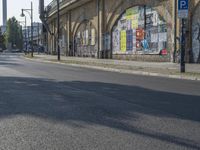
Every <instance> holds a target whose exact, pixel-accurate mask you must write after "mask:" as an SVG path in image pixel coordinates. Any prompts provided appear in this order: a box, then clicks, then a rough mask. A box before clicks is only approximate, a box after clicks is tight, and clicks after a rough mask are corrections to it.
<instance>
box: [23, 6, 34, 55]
mask: <svg viewBox="0 0 200 150" xmlns="http://www.w3.org/2000/svg"><path fill="white" fill-rule="evenodd" d="M24 11H25V12H28V14H29V15H30V18H31V57H33V2H31V9H22V14H21V16H22V17H25V14H24Z"/></svg>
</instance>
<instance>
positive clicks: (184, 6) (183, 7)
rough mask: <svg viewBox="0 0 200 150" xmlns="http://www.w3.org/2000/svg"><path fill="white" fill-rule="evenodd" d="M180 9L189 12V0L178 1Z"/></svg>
mask: <svg viewBox="0 0 200 150" xmlns="http://www.w3.org/2000/svg"><path fill="white" fill-rule="evenodd" d="M178 9H179V10H187V9H188V0H179V1H178Z"/></svg>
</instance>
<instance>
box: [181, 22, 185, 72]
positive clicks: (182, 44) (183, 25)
mask: <svg viewBox="0 0 200 150" xmlns="http://www.w3.org/2000/svg"><path fill="white" fill-rule="evenodd" d="M181 23H182V27H181V28H182V29H181V62H180V71H181V73H185V30H186V29H185V19H182V21H181Z"/></svg>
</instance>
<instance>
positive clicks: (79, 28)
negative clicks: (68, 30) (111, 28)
mask: <svg viewBox="0 0 200 150" xmlns="http://www.w3.org/2000/svg"><path fill="white" fill-rule="evenodd" d="M96 33H97V29H96V28H95V26H94V25H93V23H92V22H91V21H90V20H87V19H84V20H82V21H81V22H80V23H78V24H77V25H76V27H74V31H73V49H74V55H75V56H80V57H95V56H96V54H97V42H96V41H97V34H96Z"/></svg>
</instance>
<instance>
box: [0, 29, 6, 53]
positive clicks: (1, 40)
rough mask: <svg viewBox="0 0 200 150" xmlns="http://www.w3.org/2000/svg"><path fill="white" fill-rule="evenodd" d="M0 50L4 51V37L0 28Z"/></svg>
mask: <svg viewBox="0 0 200 150" xmlns="http://www.w3.org/2000/svg"><path fill="white" fill-rule="evenodd" d="M0 48H2V49H5V36H4V35H3V34H2V32H1V28H0Z"/></svg>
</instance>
